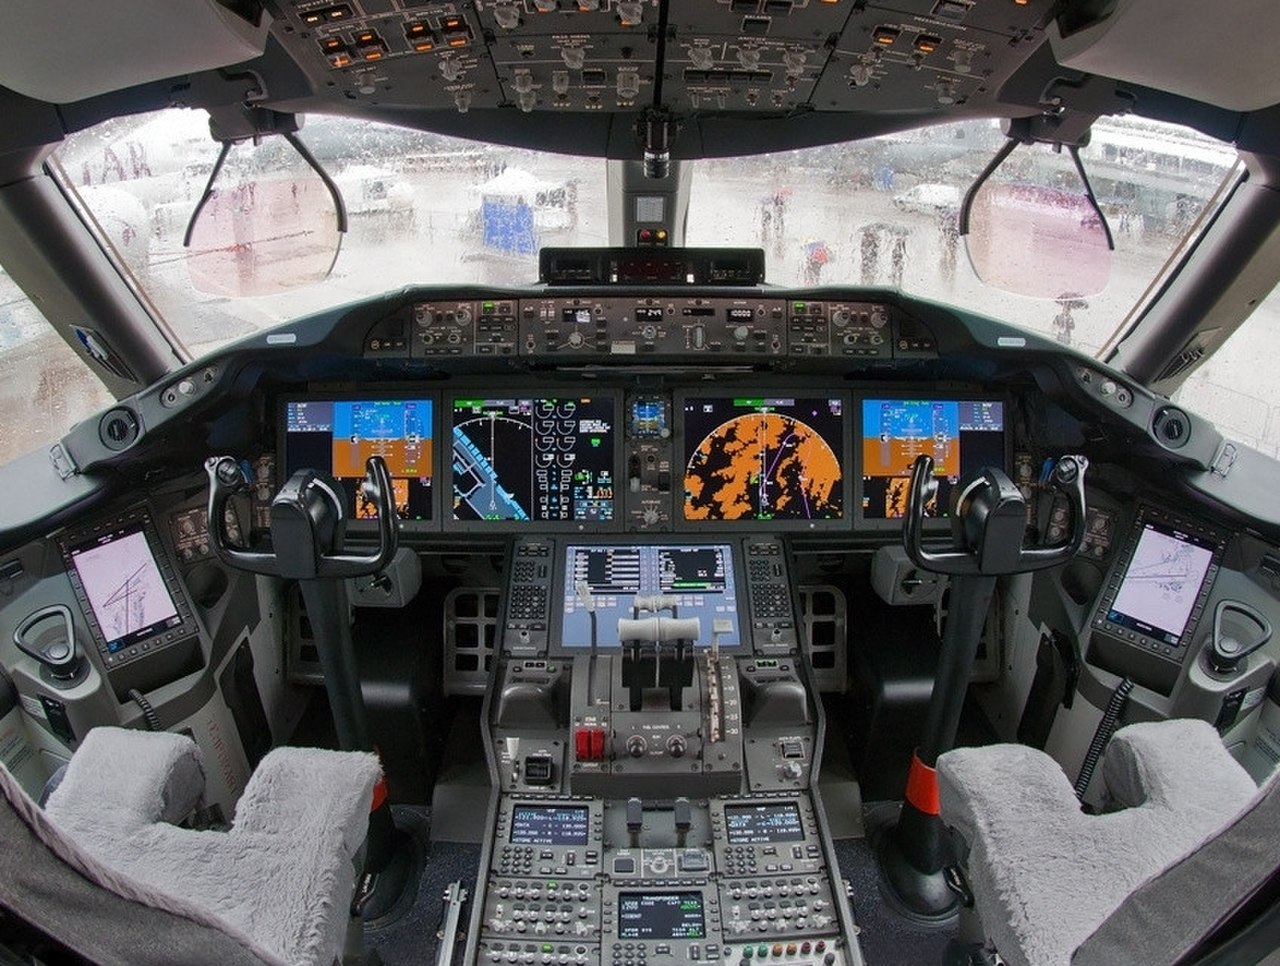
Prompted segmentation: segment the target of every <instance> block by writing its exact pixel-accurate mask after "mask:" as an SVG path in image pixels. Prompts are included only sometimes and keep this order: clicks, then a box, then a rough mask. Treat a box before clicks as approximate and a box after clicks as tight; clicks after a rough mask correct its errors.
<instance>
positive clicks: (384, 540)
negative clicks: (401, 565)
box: [317, 456, 400, 577]
mask: <svg viewBox="0 0 1280 966" xmlns="http://www.w3.org/2000/svg"><path fill="white" fill-rule="evenodd" d="M364 491H365V494H366V495H367V496H368V497H369V498H370V499H371V500H373V504H374V506H376V507H377V508H378V549H377V550H376V551H375V552H374V553H372V554H369V555H368V556H357V555H354V554H329V555H325V556H323V557H321V558H320V566H319V573H318V574H317V576H319V577H364V576H366V575H367V574H376V573H378V572H379V571H382V570H385V569H386V568H387V566H388V565H389V564H390V563H391V560H392V558H393V557H395V555H396V547H397V546H399V538H400V518H399V517H398V516H397V515H396V501H395V492H394V491H393V490H392V488H391V471H390V470H388V469H387V464H386V462H385V461H384V460H383V458H382V457H381V456H370V457H369V459H368V462H366V463H365V466H364Z"/></svg>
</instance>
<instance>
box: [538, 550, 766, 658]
mask: <svg viewBox="0 0 1280 966" xmlns="http://www.w3.org/2000/svg"><path fill="white" fill-rule="evenodd" d="M738 587H739V579H738V573H737V568H736V566H735V563H734V554H733V548H732V547H731V546H730V545H729V544H727V543H661V544H624V545H614V544H569V545H568V546H566V547H565V548H564V557H563V559H562V561H561V564H560V572H559V576H558V579H557V583H556V591H557V596H556V599H557V600H559V601H560V603H561V606H560V608H559V611H560V612H559V614H558V615H557V617H556V620H557V621H558V627H557V628H556V634H555V635H554V639H555V640H558V641H559V642H560V645H561V646H562V647H563V648H565V649H566V650H568V651H575V650H583V649H589V648H590V647H591V643H592V639H593V635H594V639H595V642H596V646H597V647H599V648H617V647H619V646H620V644H621V642H620V641H619V639H618V620H619V619H620V618H624V619H635V618H636V617H649V616H652V614H653V613H654V612H653V611H650V610H647V609H642V610H640V611H637V609H636V600H637V598H640V599H641V600H643V599H644V598H653V597H664V598H668V599H669V600H671V601H674V602H675V607H674V613H673V611H672V610H670V609H664V610H662V611H661V612H660V613H661V616H662V617H664V618H675V619H678V620H683V619H688V618H697V619H698V621H699V624H700V633H699V635H698V639H697V640H696V641H695V642H694V643H695V644H696V645H697V646H699V647H708V646H710V645H711V643H712V640H713V638H715V639H717V641H718V643H719V645H720V647H724V648H736V647H738V646H739V645H740V644H741V643H742V628H741V627H740V625H739V613H740V611H739V601H738ZM593 625H594V630H593Z"/></svg>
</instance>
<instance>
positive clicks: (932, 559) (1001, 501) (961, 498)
mask: <svg viewBox="0 0 1280 966" xmlns="http://www.w3.org/2000/svg"><path fill="white" fill-rule="evenodd" d="M1087 465H1088V464H1087V462H1086V461H1085V459H1084V457H1083V456H1061V457H1059V458H1058V460H1057V462H1056V463H1054V465H1053V468H1052V469H1051V470H1050V471H1049V474H1048V479H1049V483H1050V485H1052V486H1053V488H1054V489H1056V490H1058V491H1059V492H1061V493H1063V494H1065V495H1066V497H1067V500H1068V502H1069V503H1070V516H1071V533H1070V535H1069V536H1068V537H1067V539H1066V540H1065V541H1064V542H1062V543H1058V544H1055V545H1052V546H1043V547H1024V546H1023V545H1022V535H1023V532H1024V530H1025V529H1026V521H1027V518H1026V503H1025V502H1024V501H1023V498H1022V494H1021V492H1019V490H1018V488H1017V487H1016V486H1015V485H1014V484H1013V481H1012V480H1010V479H1009V477H1008V476H1006V475H1005V474H1004V473H1003V472H1002V471H1001V470H998V469H995V468H994V467H987V468H986V469H984V470H983V471H982V473H981V475H979V476H975V477H973V478H972V479H970V480H969V481H968V482H967V483H963V484H961V486H960V487H958V488H957V489H956V490H955V491H954V493H953V494H952V502H953V504H954V505H953V506H952V507H951V519H952V539H953V549H949V550H929V549H926V548H925V546H924V543H923V540H922V539H921V531H922V530H923V529H924V506H925V503H926V502H928V500H929V498H930V497H931V496H932V495H933V494H934V493H936V492H937V489H938V483H937V480H935V479H934V478H933V458H932V457H930V456H924V455H921V456H917V457H916V461H915V463H914V465H913V466H912V467H911V496H910V498H909V500H908V503H907V515H906V519H905V520H904V521H903V528H902V543H903V546H904V547H905V549H906V551H907V556H909V557H910V558H911V560H912V561H913V562H914V563H915V564H916V565H917V566H919V567H922V568H923V569H925V570H930V571H933V572H935V573H942V574H953V575H956V576H963V575H967V574H972V575H984V576H1000V575H1003V574H1018V573H1026V572H1028V571H1031V570H1042V569H1044V568H1045V567H1054V566H1057V565H1058V564H1062V563H1066V562H1067V561H1068V560H1070V559H1071V558H1072V557H1073V556H1074V555H1075V554H1076V552H1077V551H1078V550H1079V549H1080V544H1081V543H1082V542H1083V541H1084V528H1085V504H1084V470H1085V467H1086V466H1087Z"/></svg>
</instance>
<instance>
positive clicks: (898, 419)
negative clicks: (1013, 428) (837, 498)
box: [862, 399, 1007, 520]
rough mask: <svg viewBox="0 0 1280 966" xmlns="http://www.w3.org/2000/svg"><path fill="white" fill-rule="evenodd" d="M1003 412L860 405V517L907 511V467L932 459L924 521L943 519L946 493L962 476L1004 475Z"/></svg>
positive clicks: (983, 407)
mask: <svg viewBox="0 0 1280 966" xmlns="http://www.w3.org/2000/svg"><path fill="white" fill-rule="evenodd" d="M1004 410H1005V406H1004V403H1003V402H1001V401H999V400H994V399H864V400H862V516H863V518H864V519H867V520H894V519H900V518H901V517H902V516H903V515H904V514H905V513H906V511H907V496H908V493H909V491H910V489H911V467H912V464H914V463H915V461H916V457H917V456H920V455H926V456H932V457H933V474H934V476H935V477H936V478H937V479H938V492H937V495H936V496H935V497H934V498H933V499H932V500H930V501H929V502H928V503H927V504H926V505H925V516H930V517H936V516H947V515H948V514H949V512H950V502H949V500H950V497H951V489H952V487H953V486H954V485H955V484H956V483H957V482H959V481H960V479H961V478H962V477H964V476H967V475H968V474H970V473H973V472H976V471H977V470H980V469H982V468H983V467H984V466H996V467H999V468H1001V469H1007V467H1006V465H1005V464H1006V462H1007V456H1006V449H1007V443H1006V441H1005V439H1006V437H1005V412H1004Z"/></svg>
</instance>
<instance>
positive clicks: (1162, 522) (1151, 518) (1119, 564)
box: [1092, 504, 1226, 660]
mask: <svg viewBox="0 0 1280 966" xmlns="http://www.w3.org/2000/svg"><path fill="white" fill-rule="evenodd" d="M1148 526H1152V527H1154V528H1155V529H1157V530H1160V531H1170V530H1171V531H1173V534H1172V535H1173V536H1174V537H1175V539H1177V538H1178V536H1179V535H1181V536H1182V537H1187V538H1190V539H1188V540H1186V542H1187V543H1190V544H1191V545H1193V546H1199V547H1201V548H1202V549H1205V550H1208V551H1209V553H1210V558H1209V565H1208V567H1207V568H1206V570H1205V576H1204V577H1203V578H1202V580H1201V582H1200V586H1199V587H1198V588H1197V589H1196V597H1195V601H1194V602H1193V604H1192V606H1191V612H1190V614H1189V616H1188V617H1187V620H1186V623H1185V625H1184V626H1183V628H1182V632H1181V633H1180V634H1179V635H1178V639H1177V641H1176V642H1170V641H1169V640H1167V639H1165V638H1164V637H1157V636H1156V635H1154V634H1148V633H1146V632H1144V631H1143V630H1141V629H1140V628H1138V627H1132V626H1129V625H1128V624H1127V623H1122V622H1117V621H1114V620H1112V619H1111V618H1110V616H1109V615H1110V613H1111V611H1112V609H1113V608H1114V606H1115V602H1116V598H1117V597H1118V596H1119V595H1120V589H1121V587H1122V586H1123V585H1124V580H1125V577H1126V575H1127V574H1128V573H1129V568H1130V567H1131V566H1132V564H1133V560H1134V557H1135V556H1136V555H1137V551H1138V543H1139V541H1140V540H1141V537H1142V534H1143V532H1144V531H1145V530H1146V528H1147V527H1148ZM1225 550H1226V535H1225V534H1223V533H1222V532H1221V531H1219V530H1217V529H1215V528H1213V527H1209V526H1207V525H1205V524H1202V523H1200V522H1199V521H1195V520H1190V519H1188V518H1186V517H1183V516H1181V515H1178V514H1173V513H1168V512H1166V511H1163V510H1160V509H1158V508H1157V507H1153V506H1151V505H1148V504H1143V505H1140V506H1139V507H1138V512H1137V513H1136V514H1135V515H1134V519H1133V525H1132V526H1131V527H1130V528H1129V534H1128V537H1127V539H1126V541H1125V545H1124V549H1123V551H1122V552H1121V553H1118V554H1116V559H1115V562H1114V563H1113V565H1112V567H1111V572H1110V574H1109V575H1108V579H1107V584H1106V589H1105V590H1104V591H1103V593H1102V594H1101V596H1099V598H1098V606H1097V608H1096V609H1095V611H1094V615H1093V620H1092V626H1093V629H1094V633H1101V634H1105V635H1106V636H1108V637H1112V638H1115V639H1116V640H1119V641H1123V642H1124V643H1126V644H1133V645H1135V646H1137V647H1140V648H1143V649H1144V650H1149V651H1151V652H1152V653H1154V654H1159V655H1161V656H1163V657H1166V658H1173V659H1175V660H1180V659H1181V657H1182V655H1183V654H1184V653H1185V652H1184V651H1183V650H1182V648H1183V647H1185V646H1186V645H1187V644H1189V643H1190V642H1191V641H1192V640H1194V639H1195V636H1196V633H1197V630H1198V628H1199V626H1200V621H1201V620H1203V618H1204V615H1205V614H1206V613H1207V611H1208V608H1207V606H1206V604H1207V602H1208V599H1209V595H1210V594H1211V593H1212V592H1213V585H1214V581H1215V580H1216V578H1217V574H1218V569H1219V567H1220V566H1221V564H1222V555H1223V553H1224V551H1225ZM1128 616H1129V617H1130V618H1131V619H1135V620H1136V618H1133V615H1128ZM1153 630H1163V628H1153Z"/></svg>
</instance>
